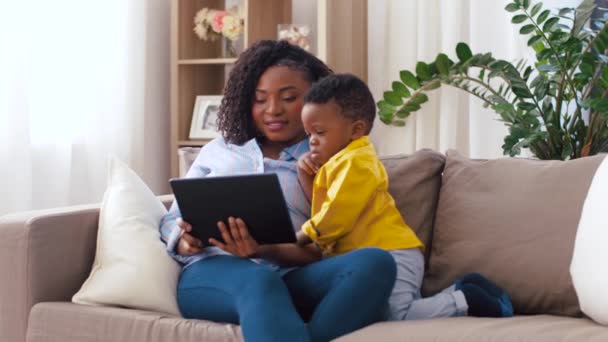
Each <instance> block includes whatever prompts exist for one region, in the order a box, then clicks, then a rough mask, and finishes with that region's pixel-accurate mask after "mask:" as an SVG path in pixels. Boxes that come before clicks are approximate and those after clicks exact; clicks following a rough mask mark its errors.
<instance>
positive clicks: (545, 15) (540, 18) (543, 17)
mask: <svg viewBox="0 0 608 342" xmlns="http://www.w3.org/2000/svg"><path fill="white" fill-rule="evenodd" d="M549 14H551V11H549V10H544V11H542V12H541V13H540V14H539V15H538V18H536V22H537V23H538V25H540V24H542V23H543V21H545V20H547V18H548V17H549Z"/></svg>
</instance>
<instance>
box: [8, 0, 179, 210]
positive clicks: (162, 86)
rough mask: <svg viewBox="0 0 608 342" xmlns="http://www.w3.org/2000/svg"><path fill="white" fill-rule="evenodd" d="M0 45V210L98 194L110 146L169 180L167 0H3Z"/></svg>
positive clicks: (152, 178)
mask: <svg viewBox="0 0 608 342" xmlns="http://www.w3.org/2000/svg"><path fill="white" fill-rule="evenodd" d="M0 49H1V51H2V53H1V54H0V189H2V191H1V195H0V215H2V214H5V213H10V212H15V211H22V210H30V209H39V208H49V207H57V206H64V205H71V204H79V203H95V202H99V201H100V200H101V198H102V195H103V192H104V190H105V185H106V162H107V157H108V155H109V154H114V155H116V156H118V157H119V158H121V159H122V160H124V161H125V162H127V163H128V164H129V165H130V166H131V167H132V168H133V169H134V170H135V171H136V172H138V173H139V174H140V176H142V178H143V179H144V181H146V183H147V184H148V185H149V186H150V187H151V189H152V190H153V191H155V192H156V193H164V192H166V191H167V190H168V188H167V185H166V183H167V178H168V175H169V160H168V154H169V130H168V123H169V115H168V113H169V67H168V62H169V53H168V50H169V2H168V1H165V0H129V1H124V0H106V1H90V0H56V1H4V0H0Z"/></svg>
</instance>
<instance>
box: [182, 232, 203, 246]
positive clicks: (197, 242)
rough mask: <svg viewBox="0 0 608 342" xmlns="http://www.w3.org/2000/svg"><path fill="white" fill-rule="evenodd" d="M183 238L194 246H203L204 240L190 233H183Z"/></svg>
mask: <svg viewBox="0 0 608 342" xmlns="http://www.w3.org/2000/svg"><path fill="white" fill-rule="evenodd" d="M182 239H183V240H185V241H186V242H187V243H188V245H190V246H193V247H201V246H202V245H203V243H202V241H201V240H199V239H197V238H195V237H194V236H192V235H190V234H189V233H184V234H182Z"/></svg>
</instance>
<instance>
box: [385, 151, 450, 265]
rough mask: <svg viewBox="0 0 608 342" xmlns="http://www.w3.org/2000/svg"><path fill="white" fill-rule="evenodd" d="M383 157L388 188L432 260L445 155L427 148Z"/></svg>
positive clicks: (402, 214)
mask: <svg viewBox="0 0 608 342" xmlns="http://www.w3.org/2000/svg"><path fill="white" fill-rule="evenodd" d="M380 160H381V161H382V163H383V164H384V167H385V168H386V172H387V174H388V178H389V187H388V191H389V193H390V194H391V195H392V196H393V198H394V199H395V203H396V205H397V209H399V212H400V213H401V216H403V218H404V219H405V222H406V223H407V224H408V225H409V226H410V227H412V229H413V230H414V231H415V232H416V234H417V235H418V238H419V239H420V240H421V241H422V242H423V243H424V245H425V246H426V248H425V251H426V253H425V255H426V256H427V260H428V255H429V252H430V243H431V237H432V229H433V221H434V219H435V210H436V208H437V198H438V196H439V187H440V186H441V171H442V170H443V166H444V164H445V156H444V155H443V154H441V153H438V152H434V151H431V150H428V149H425V150H419V151H417V152H416V153H414V154H412V155H410V156H405V155H398V156H386V157H381V158H380Z"/></svg>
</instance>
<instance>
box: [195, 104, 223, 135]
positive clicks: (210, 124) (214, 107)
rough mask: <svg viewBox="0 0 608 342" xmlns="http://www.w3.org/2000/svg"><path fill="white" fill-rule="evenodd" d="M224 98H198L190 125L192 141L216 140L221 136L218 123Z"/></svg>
mask: <svg viewBox="0 0 608 342" xmlns="http://www.w3.org/2000/svg"><path fill="white" fill-rule="evenodd" d="M222 97H223V96H221V95H198V96H197V97H196V99H195V101H194V110H193V111H192V121H191V123H190V134H189V137H190V139H214V138H217V137H219V136H220V133H219V132H218V130H217V123H216V121H217V113H218V112H219V109H220V103H221V102H222Z"/></svg>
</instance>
